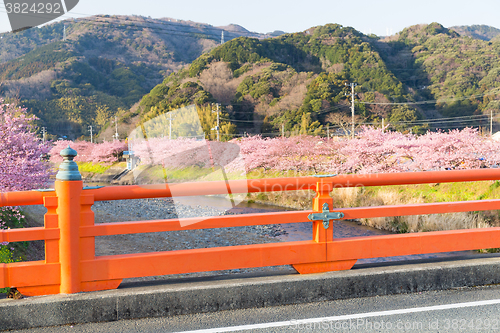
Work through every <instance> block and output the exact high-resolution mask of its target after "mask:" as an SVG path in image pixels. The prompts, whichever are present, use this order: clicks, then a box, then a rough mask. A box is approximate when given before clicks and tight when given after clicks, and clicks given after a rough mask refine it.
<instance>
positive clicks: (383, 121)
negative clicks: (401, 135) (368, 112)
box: [382, 118, 385, 133]
mask: <svg viewBox="0 0 500 333" xmlns="http://www.w3.org/2000/svg"><path fill="white" fill-rule="evenodd" d="M384 132H385V119H384V118H382V133H384Z"/></svg>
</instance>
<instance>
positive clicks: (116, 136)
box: [114, 116, 118, 140]
mask: <svg viewBox="0 0 500 333" xmlns="http://www.w3.org/2000/svg"><path fill="white" fill-rule="evenodd" d="M114 136H115V139H116V140H118V116H115V135H114Z"/></svg>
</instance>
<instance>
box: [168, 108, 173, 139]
mask: <svg viewBox="0 0 500 333" xmlns="http://www.w3.org/2000/svg"><path fill="white" fill-rule="evenodd" d="M168 119H169V124H170V125H169V127H168V139H169V140H172V111H170V112H169V113H168Z"/></svg>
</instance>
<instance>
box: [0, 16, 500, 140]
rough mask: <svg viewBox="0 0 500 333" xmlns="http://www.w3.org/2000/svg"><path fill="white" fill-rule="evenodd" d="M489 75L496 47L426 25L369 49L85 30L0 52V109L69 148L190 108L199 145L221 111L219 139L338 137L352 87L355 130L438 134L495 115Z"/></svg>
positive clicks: (326, 38) (303, 35) (361, 42)
mask: <svg viewBox="0 0 500 333" xmlns="http://www.w3.org/2000/svg"><path fill="white" fill-rule="evenodd" d="M64 24H66V40H61V38H62V35H63V29H64ZM222 29H223V30H224V38H225V41H226V42H225V43H224V44H223V45H220V38H221V32H222ZM474 29H476V30H477V31H479V30H478V28H474ZM476 30H475V31H476ZM481 31H482V32H483V33H486V30H485V29H482V30H481ZM492 31H493V30H492ZM271 36H274V37H272V38H265V37H271ZM499 74H500V40H499V39H498V37H497V38H493V39H491V40H490V41H487V40H481V39H477V38H470V37H469V36H461V35H460V34H459V32H457V31H456V30H453V29H447V28H445V27H443V26H442V25H440V24H438V23H432V24H429V25H418V26H412V27H408V28H406V29H404V30H403V31H401V32H400V33H398V34H396V35H394V36H390V37H386V38H384V39H380V38H378V37H376V36H374V35H370V36H367V35H364V34H362V33H360V32H359V31H357V30H355V29H354V28H351V27H343V26H341V25H338V24H329V25H325V26H319V27H313V28H310V29H308V30H306V31H303V32H298V33H290V34H283V33H282V32H280V31H277V32H274V33H269V34H268V35H257V34H254V33H251V32H248V31H247V30H246V29H244V28H242V27H240V26H236V25H230V26H226V27H212V26H209V25H203V24H198V23H194V22H177V21H175V20H172V19H162V20H153V19H149V18H144V17H136V16H134V17H125V16H124V17H120V16H97V17H93V18H92V19H89V18H86V19H80V20H75V21H71V22H66V23H62V22H61V23H55V24H51V25H47V26H44V27H42V28H35V29H29V30H25V31H23V32H20V33H17V34H5V35H3V38H2V39H0V80H1V83H0V96H7V97H10V98H18V99H20V100H21V102H22V104H24V105H26V106H27V107H28V108H29V109H30V110H31V111H32V112H33V113H35V114H36V115H37V116H39V118H40V119H41V121H40V125H42V126H46V127H47V128H48V130H49V132H51V133H53V134H57V135H68V136H69V134H70V133H76V136H80V135H82V134H84V133H85V132H86V129H87V126H88V125H93V126H96V125H97V126H100V127H101V128H104V127H106V126H107V125H109V122H110V120H111V119H112V118H114V115H118V119H119V121H120V123H122V124H126V123H129V124H130V126H133V125H135V124H136V123H137V122H138V121H145V120H148V119H151V118H153V117H154V116H156V115H158V114H162V113H165V112H168V111H170V110H172V109H175V108H177V107H179V106H182V105H187V104H191V103H196V104H198V105H200V106H202V107H200V108H199V110H200V117H201V118H202V120H203V121H204V122H206V124H205V123H204V124H203V126H204V128H206V131H207V133H209V132H210V129H211V128H213V127H214V125H215V124H213V123H212V122H213V121H214V119H215V118H214V114H212V113H211V112H210V111H211V110H210V109H211V108H212V107H211V106H210V105H211V103H220V104H221V105H222V110H223V114H222V115H221V119H222V123H223V125H224V126H223V127H224V128H225V130H226V131H228V133H235V132H237V133H239V134H243V133H245V132H248V133H275V134H276V133H279V132H281V131H282V130H285V131H286V132H290V133H297V134H299V133H309V134H314V133H322V132H323V133H324V130H325V126H334V127H339V128H342V127H344V128H346V127H348V126H349V124H350V114H351V110H350V99H349V98H347V97H346V96H345V95H346V94H349V93H350V88H349V87H348V86H346V84H350V83H357V84H358V85H357V87H356V89H355V90H356V93H357V97H356V118H357V120H356V121H357V123H372V124H380V123H381V122H382V119H385V121H386V124H387V123H391V124H392V128H394V129H400V130H409V129H410V128H411V130H413V131H417V132H419V131H420V132H423V131H425V130H426V129H433V128H436V127H441V128H447V127H446V126H437V125H440V124H437V125H436V124H435V123H434V124H431V125H426V123H425V121H424V120H425V119H433V118H442V117H457V116H462V117H463V116H472V115H480V114H483V113H489V112H490V111H491V110H494V111H495V113H498V109H499V107H500V105H499V103H498V98H497V95H499V94H500V92H499V87H500V75H499ZM138 101H140V103H137V102H138ZM464 119H465V118H464ZM418 120H422V121H421V123H420V124H415V123H413V124H411V122H414V121H418ZM405 124H411V125H405ZM234 125H236V127H235V126H234ZM466 125H470V123H467V122H466V121H460V122H459V121H454V120H453V123H452V124H451V125H450V126H456V127H461V126H466ZM476 125H477V124H476ZM484 125H486V124H484ZM72 137H73V138H74V137H75V136H72Z"/></svg>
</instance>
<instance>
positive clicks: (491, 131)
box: [490, 110, 493, 136]
mask: <svg viewBox="0 0 500 333" xmlns="http://www.w3.org/2000/svg"><path fill="white" fill-rule="evenodd" d="M490 136H493V110H490Z"/></svg>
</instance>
